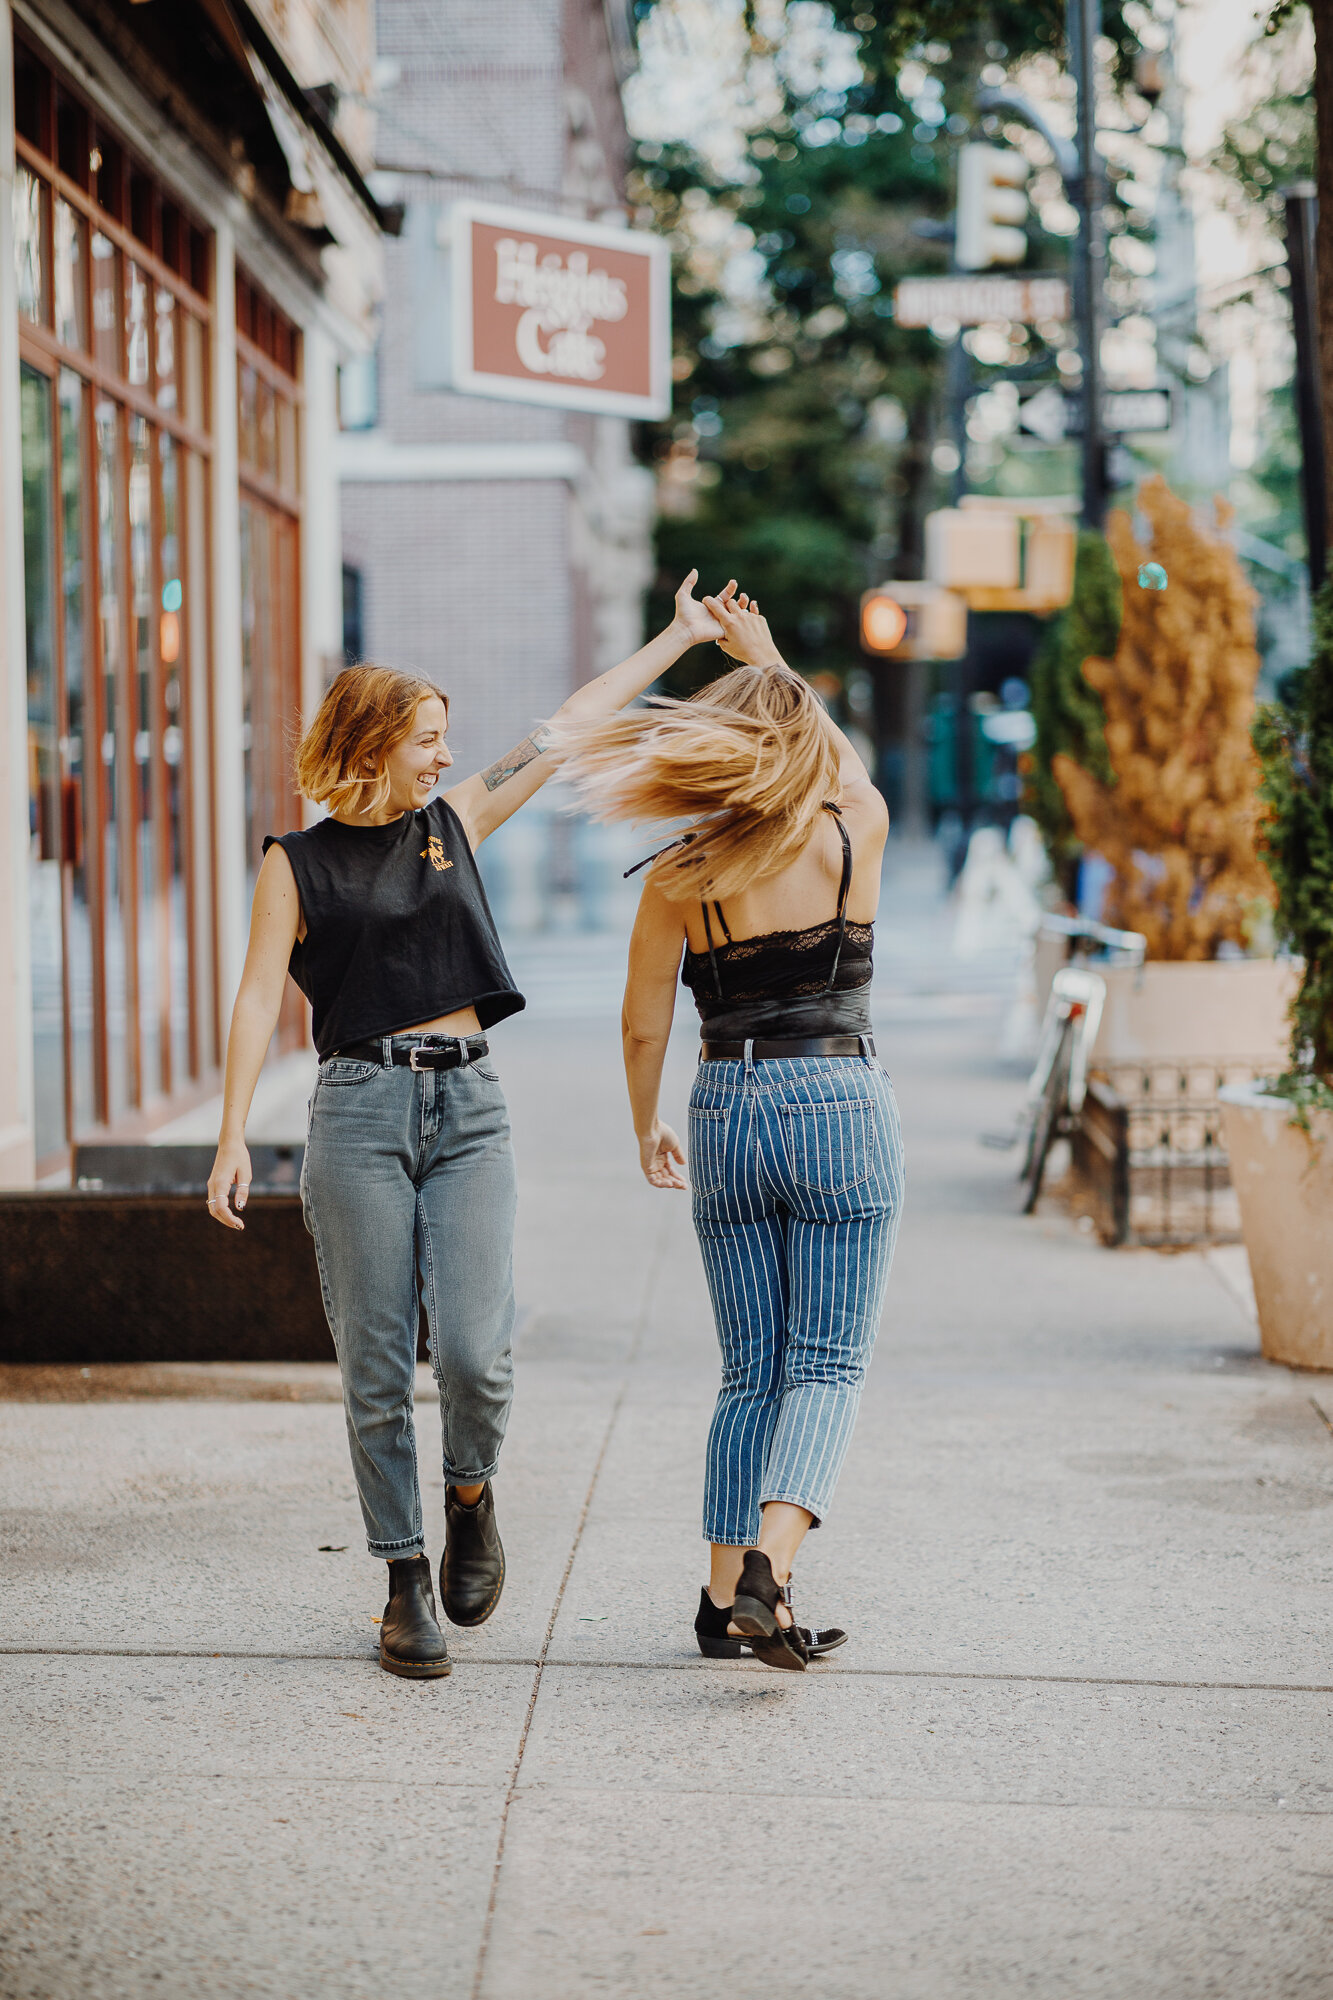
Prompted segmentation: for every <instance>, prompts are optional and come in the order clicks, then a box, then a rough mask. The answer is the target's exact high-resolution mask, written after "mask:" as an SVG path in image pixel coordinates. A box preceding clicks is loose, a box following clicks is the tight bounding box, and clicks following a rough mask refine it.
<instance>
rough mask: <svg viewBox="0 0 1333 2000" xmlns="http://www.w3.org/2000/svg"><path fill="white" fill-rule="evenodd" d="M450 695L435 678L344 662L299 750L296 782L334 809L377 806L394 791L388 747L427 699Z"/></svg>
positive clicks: (446, 705)
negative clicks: (387, 764) (433, 679)
mask: <svg viewBox="0 0 1333 2000" xmlns="http://www.w3.org/2000/svg"><path fill="white" fill-rule="evenodd" d="M431 695H438V696H439V699H440V700H441V701H442V702H443V703H444V719H445V726H446V728H447V727H448V722H449V697H448V695H447V694H446V693H445V692H444V690H443V688H437V687H436V685H435V683H434V681H427V680H422V679H421V678H420V677H419V676H418V675H416V674H404V673H400V672H399V670H398V669H397V668H396V667H377V666H374V665H373V664H372V663H371V662H370V661H368V660H363V661H362V662H361V664H360V665H359V666H355V667H344V668H343V670H342V672H341V673H340V674H339V675H338V677H337V679H336V680H335V681H334V682H333V684H332V686H331V687H330V688H329V690H328V693H327V694H326V695H325V696H324V699H323V701H322V702H321V703H320V704H319V707H318V709H317V710H316V712H315V719H314V721H313V722H312V723H311V724H310V727H309V728H308V729H307V730H306V732H305V734H304V735H303V736H302V738H301V742H300V746H299V748H298V749H297V752H296V788H297V790H298V791H299V792H300V793H301V794H302V795H303V797H305V798H307V799H313V800H314V802H315V804H316V805H321V806H322V805H326V806H327V807H328V809H329V811H330V812H333V813H337V812H347V811H350V812H372V813H373V812H377V811H378V810H379V808H380V807H381V806H382V805H383V804H384V802H385V800H386V799H387V798H388V796H389V773H388V769H387V767H386V765H385V762H384V758H385V753H386V751H389V750H392V748H393V746H394V744H395V743H400V742H401V741H402V739H403V737H404V736H406V735H407V734H408V732H409V730H410V729H411V727H412V725H413V723H414V722H415V721H416V714H417V710H418V708H419V707H420V706H421V704H422V702H423V701H425V700H427V699H428V698H429V697H430V696H431Z"/></svg>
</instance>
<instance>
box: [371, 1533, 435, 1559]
mask: <svg viewBox="0 0 1333 2000" xmlns="http://www.w3.org/2000/svg"><path fill="white" fill-rule="evenodd" d="M366 1547H367V1548H368V1549H369V1550H370V1553H371V1554H372V1555H373V1556H378V1557H379V1559H380V1561H381V1562H391V1563H393V1562H404V1561H406V1562H410V1561H411V1560H412V1557H413V1556H424V1555H425V1553H426V1544H425V1541H424V1539H423V1537H422V1536H420V1535H414V1536H413V1537H412V1538H411V1540H410V1541H406V1542H372V1541H367V1543H366Z"/></svg>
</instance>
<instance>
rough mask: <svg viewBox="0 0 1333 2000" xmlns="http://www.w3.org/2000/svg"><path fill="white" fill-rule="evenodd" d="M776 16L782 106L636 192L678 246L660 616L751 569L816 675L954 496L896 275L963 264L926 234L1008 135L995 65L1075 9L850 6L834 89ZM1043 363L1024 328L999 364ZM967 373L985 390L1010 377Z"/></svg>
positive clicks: (1115, 22) (1111, 14) (658, 440)
mask: <svg viewBox="0 0 1333 2000" xmlns="http://www.w3.org/2000/svg"><path fill="white" fill-rule="evenodd" d="M638 12H639V15H640V18H643V17H644V16H645V15H646V14H647V13H648V12H651V8H650V7H648V6H646V5H643V4H641V5H640V7H639V9H638ZM761 13H762V16H763V24H764V25H765V26H766V27H767V28H768V29H769V30H770V32H772V31H773V15H772V13H771V12H763V10H759V9H755V8H751V9H749V10H748V11H747V25H748V27H749V29H750V31H751V44H750V46H751V55H752V58H753V59H754V60H755V61H756V62H758V63H762V64H764V65H767V66H768V67H769V69H772V68H773V67H774V66H775V67H776V71H777V73H778V75H779V78H780V80H781V83H782V90H783V98H782V103H781V106H780V108H779V109H778V110H777V112H776V114H775V115H774V116H773V117H772V118H771V120H770V121H769V123H768V124H767V125H766V126H765V127H763V129H757V130H754V131H752V132H750V133H749V134H748V135H747V139H746V146H745V157H744V160H743V161H742V163H741V164H740V166H739V167H738V168H734V169H730V170H726V171H724V170H720V169H718V168H717V167H715V166H713V165H710V163H709V162H708V161H707V160H705V159H703V158H701V157H699V156H698V155H697V154H695V153H694V152H693V151H691V150H690V149H689V148H687V147H685V146H681V145H656V144H654V145H642V146H641V147H640V148H639V152H638V157H637V165H636V172H635V176H634V179H633V183H632V190H633V194H634V198H635V200H636V203H637V205H638V207H639V210H640V212H641V214H643V216H644V219H645V220H651V221H652V223H653V225H654V226H655V227H656V228H658V229H659V230H661V231H662V232H663V233H664V234H666V235H667V236H668V237H669V239H670V240H671V243H672V246H673V251H674V253H675V273H676V299H675V332H674V376H675V385H676V386H675V410H674V413H673V416H672V418H671V419H670V420H668V421H667V422H666V423H664V424H662V425H660V426H658V427H656V429H655V432H654V433H653V436H652V450H653V452H654V455H655V457H656V459H657V461H658V467H659V471H660V472H661V474H662V484H661V495H662V501H663V505H662V515H661V519H660V521H659V526H658V534H657V539H658V553H659V558H660V561H659V576H660V579H661V584H662V589H663V593H664V594H663V601H662V603H661V604H660V605H658V606H657V607H655V608H656V609H658V610H660V611H663V612H664V611H665V609H666V604H665V587H666V583H667V581H668V579H675V578H677V577H678V575H679V574H680V573H682V572H683V571H684V570H686V569H688V568H689V567H690V565H691V564H692V563H693V562H695V561H699V562H700V563H701V564H702V565H703V566H704V568H705V572H706V580H714V579H715V580H717V581H721V580H722V579H723V578H725V577H726V576H727V575H730V574H734V575H736V576H738V577H739V578H740V579H741V581H742V583H743V585H745V586H746V587H748V588H751V589H754V590H756V591H758V593H759V595H760V598H761V602H762V605H763V609H764V611H765V612H766V613H767V614H768V615H769V616H770V617H771V618H772V619H773V621H774V625H775V630H777V631H778V632H779V633H780V634H781V637H782V641H783V643H784V645H787V646H789V647H790V648H791V650H792V656H793V658H794V659H795V660H796V661H797V662H798V663H799V664H800V665H801V666H802V667H803V668H804V669H805V670H806V671H811V672H831V673H832V674H834V675H837V676H838V677H839V678H841V677H842V676H843V675H844V674H845V673H846V671H847V670H848V669H849V668H850V667H852V666H853V665H857V664H860V663H861V653H860V647H859V643H858V633H857V619H858V600H859V597H860V593H861V591H862V589H863V588H864V587H865V586H866V585H867V584H868V583H872V582H878V581H880V580H882V579H883V578H884V577H886V576H894V575H897V576H905V577H911V576H919V575H920V574H921V567H922V539H923V531H922V523H923V520H924V516H925V514H926V512H927V511H928V510H929V509H930V508H931V507H933V506H940V505H943V504H946V503H947V502H948V500H949V499H950V497H951V493H950V488H949V486H948V484H947V483H946V482H947V474H946V475H941V473H940V472H938V471H937V470H936V469H935V468H934V466H933V463H932V449H933V447H934V446H935V444H936V443H937V442H938V441H939V440H940V439H941V438H942V437H944V436H945V435H946V434H947V411H946V399H945V385H944V368H945V360H946V349H945V347H944V346H942V345H941V343H940V342H938V341H937V340H935V339H934V338H933V337H932V336H931V334H930V333H928V332H926V331H924V330H919V329H908V328H903V327H900V326H898V325H897V323H896V322H895V320H894V318H893V312H892V292H893V287H894V285H895V284H896V283H897V281H898V280H899V279H900V278H903V277H906V276H911V275H918V274H922V273H927V272H930V271H943V270H945V269H947V266H948V251H947V248H946V245H945V243H944V242H943V241H942V240H939V239H936V240H933V241H932V240H925V239H923V238H922V237H921V236H920V235H919V234H917V233H916V232H915V228H914V225H915V224H917V223H918V222H920V221H922V220H925V221H927V222H930V221H934V222H936V223H943V222H944V221H945V219H946V218H947V216H948V214H949V212H950V210H951V208H952V204H953V186H954V156H955V153H956V151H957V148H958V147H959V145H961V144H963V143H965V142H966V141H967V140H968V139H969V138H977V137H981V136H983V135H989V136H999V135H998V134H997V133H992V132H991V125H992V124H993V122H994V121H986V122H985V123H984V124H983V122H982V121H981V120H980V118H979V115H978V111H977V105H976V93H977V88H978V85H979V81H980V79H981V74H982V71H983V70H985V69H986V66H987V65H988V64H991V65H995V64H999V65H1000V67H1001V69H1003V68H1004V67H1005V66H1012V64H1013V62H1014V61H1015V60H1017V59H1019V58H1021V57H1024V56H1026V55H1031V54H1034V53H1044V54H1047V55H1055V56H1058V55H1059V54H1060V52H1061V46H1062V43H1061V38H1062V35H1063V18H1064V5H1063V0H1036V4H1031V0H990V3H989V4H986V5H978V4H975V0H919V4H917V5H915V6H909V7H908V8H907V9H906V10H903V9H901V8H898V7H890V6H888V5H881V4H879V0H862V4H851V0H846V4H844V0H833V4H830V5H829V6H828V7H827V9H826V15H827V19H828V22H829V25H830V28H831V29H832V28H836V29H841V30H843V31H845V32H846V33H847V34H849V35H851V36H853V37H854V38H855V42H856V49H857V54H858V60H859V64H860V70H861V76H860V80H859V81H858V82H855V83H853V85H852V86H851V87H850V88H848V89H841V88H840V89H837V90H832V89H829V88H825V87H823V85H822V84H820V83H819V82H817V81H816V82H813V83H812V82H808V81H806V82H801V83H800V84H799V86H798V84H796V83H793V82H792V80H791V76H790V73H789V72H786V71H784V70H783V67H782V64H781V62H780V60H776V59H777V58H778V57H779V56H780V54H781V50H780V47H779V45H778V44H776V43H775V42H772V41H768V40H766V39H765V37H764V35H763V34H762V33H761V32H760V27H759V19H760V15H761ZM1104 15H1105V24H1106V32H1107V34H1108V35H1109V36H1111V38H1112V40H1113V41H1114V43H1115V46H1116V48H1117V51H1120V50H1122V48H1123V49H1124V50H1129V49H1131V48H1132V47H1133V46H1135V44H1134V43H1133V37H1132V36H1131V35H1130V34H1129V31H1128V30H1127V29H1126V27H1125V24H1124V21H1123V19H1122V16H1121V13H1120V9H1119V7H1118V6H1117V5H1108V6H1107V7H1106V8H1105V9H1104ZM1065 256H1066V252H1065V248H1064V246H1063V245H1054V244H1052V243H1051V242H1050V240H1049V239H1046V238H1044V237H1043V236H1042V233H1041V231H1040V229H1039V228H1038V227H1037V226H1036V225H1035V224H1034V226H1033V230H1032V250H1031V252H1030V255H1029V264H1030V265H1031V266H1033V267H1042V268H1047V269H1051V268H1055V269H1061V268H1063V266H1064V263H1065ZM742 261H743V264H744V267H745V271H746V274H747V275H746V279H745V282H744V283H743V284H741V285H739V286H738V285H737V282H736V279H737V272H738V269H739V268H740V267H741V264H742ZM1050 359H1051V356H1050V355H1049V353H1048V352H1047V350H1046V348H1045V346H1044V343H1043V342H1042V340H1041V339H1040V338H1039V336H1038V335H1037V333H1036V332H1035V331H1030V330H1025V329H1021V328H1015V329H1014V330H1013V333H1012V336H1011V349H1010V352H1009V355H1008V358H1007V362H1006V363H1005V365H1017V366H1022V367H1024V368H1025V369H1030V370H1031V371H1033V372H1040V371H1041V369H1042V367H1043V364H1044V363H1048V362H1049V361H1050ZM995 365H998V364H995ZM974 374H975V377H976V387H978V388H982V387H984V386H986V382H987V381H988V380H991V379H994V378H993V376H992V374H991V370H990V369H989V368H974ZM713 664H714V663H713V661H712V660H711V659H709V658H704V659H702V660H699V661H696V662H694V663H692V664H691V665H690V666H688V667H687V668H685V669H684V671H683V672H680V671H678V672H677V674H676V675H674V676H673V677H672V686H673V687H674V688H677V689H679V690H680V691H684V689H685V688H686V687H688V686H689V685H690V681H689V679H687V676H693V677H694V678H695V679H697V678H699V677H701V676H707V675H708V674H709V673H710V672H711V670H712V667H713Z"/></svg>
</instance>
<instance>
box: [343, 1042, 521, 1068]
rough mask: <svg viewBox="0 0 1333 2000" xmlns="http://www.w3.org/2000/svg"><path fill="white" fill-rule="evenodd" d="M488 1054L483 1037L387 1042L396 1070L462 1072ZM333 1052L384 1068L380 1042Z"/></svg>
mask: <svg viewBox="0 0 1333 2000" xmlns="http://www.w3.org/2000/svg"><path fill="white" fill-rule="evenodd" d="M490 1052H491V1045H490V1043H489V1042H488V1041H487V1039H486V1037H485V1035H422V1036H421V1038H420V1039H419V1040H412V1039H411V1038H410V1037H408V1036H406V1035H403V1036H398V1035H395V1036H394V1037H393V1039H392V1040H391V1042H390V1043H389V1062H390V1064H391V1065H392V1066H393V1067H394V1068H395V1069H462V1068H463V1067H464V1066H465V1065H466V1064H468V1063H474V1062H479V1061H480V1060H481V1058H482V1057H483V1056H486V1055H489V1054H490ZM333 1053H334V1054H335V1055H337V1056H350V1057H351V1059H352V1061H353V1062H373V1063H379V1064H380V1066H381V1067H384V1044H383V1042H378V1041H377V1042H349V1043H348V1044H347V1046H346V1047H345V1048H341V1049H335V1050H334V1052H333Z"/></svg>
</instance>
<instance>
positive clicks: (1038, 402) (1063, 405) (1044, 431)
mask: <svg viewBox="0 0 1333 2000" xmlns="http://www.w3.org/2000/svg"><path fill="white" fill-rule="evenodd" d="M1018 427H1019V429H1020V430H1023V431H1028V432H1029V433H1030V434H1031V435H1032V436H1033V437H1039V438H1041V439H1042V440H1043V441H1044V442H1045V443H1047V444H1058V443H1059V441H1060V439H1061V438H1066V437H1077V436H1078V434H1079V432H1080V431H1081V430H1082V428H1083V406H1082V404H1081V402H1080V401H1079V398H1078V397H1077V396H1076V395H1071V394H1069V393H1068V392H1066V391H1065V390H1063V389H1060V388H1058V387H1057V385H1056V384H1055V383H1054V382H1047V383H1045V384H1044V386H1043V387H1042V388H1040V389H1038V390H1037V391H1036V393H1035V394H1034V395H1031V396H1029V397H1028V399H1027V401H1026V402H1025V403H1021V404H1020V405H1019V411H1018ZM1170 428H1171V391H1170V390H1169V389H1112V390H1109V391H1108V392H1107V394H1106V395H1104V396H1103V397H1102V430H1103V432H1104V434H1105V435H1106V436H1108V437H1125V436H1126V435H1130V434H1132V433H1134V432H1138V431H1169V430H1170Z"/></svg>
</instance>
